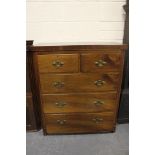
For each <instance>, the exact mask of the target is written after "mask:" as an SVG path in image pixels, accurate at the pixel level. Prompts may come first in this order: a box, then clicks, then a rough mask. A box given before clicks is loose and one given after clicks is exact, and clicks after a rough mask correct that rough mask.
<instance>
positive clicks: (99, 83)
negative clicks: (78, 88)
mask: <svg viewBox="0 0 155 155" xmlns="http://www.w3.org/2000/svg"><path fill="white" fill-rule="evenodd" d="M105 83H106V82H105V81H103V80H97V81H95V82H94V84H95V85H96V86H98V87H100V86H102V85H103V84H105Z"/></svg>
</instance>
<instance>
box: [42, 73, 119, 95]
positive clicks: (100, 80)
mask: <svg viewBox="0 0 155 155" xmlns="http://www.w3.org/2000/svg"><path fill="white" fill-rule="evenodd" d="M118 81H119V74H118V73H111V74H110V73H109V74H91V73H89V74H41V75H40V83H41V92H42V93H66V92H67V93H73V92H102V91H109V90H116V89H117V86H118Z"/></svg>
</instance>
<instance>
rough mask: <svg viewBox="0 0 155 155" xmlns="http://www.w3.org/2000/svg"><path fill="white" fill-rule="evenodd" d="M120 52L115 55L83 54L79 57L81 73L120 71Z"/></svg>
mask: <svg viewBox="0 0 155 155" xmlns="http://www.w3.org/2000/svg"><path fill="white" fill-rule="evenodd" d="M121 63H122V55H121V52H119V51H118V52H115V53H107V54H106V53H84V54H82V55H81V71H82V72H101V71H120V70H121Z"/></svg>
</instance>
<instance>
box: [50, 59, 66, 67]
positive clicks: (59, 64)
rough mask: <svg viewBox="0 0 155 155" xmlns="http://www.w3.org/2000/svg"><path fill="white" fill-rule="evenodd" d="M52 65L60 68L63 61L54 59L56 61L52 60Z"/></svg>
mask: <svg viewBox="0 0 155 155" xmlns="http://www.w3.org/2000/svg"><path fill="white" fill-rule="evenodd" d="M52 65H53V66H54V67H56V68H60V67H62V66H63V65H64V62H62V61H59V60H56V61H53V63H52Z"/></svg>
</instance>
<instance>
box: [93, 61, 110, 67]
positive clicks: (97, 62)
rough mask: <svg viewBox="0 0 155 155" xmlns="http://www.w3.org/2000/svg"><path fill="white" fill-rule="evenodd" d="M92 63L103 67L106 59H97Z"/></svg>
mask: <svg viewBox="0 0 155 155" xmlns="http://www.w3.org/2000/svg"><path fill="white" fill-rule="evenodd" d="M94 64H95V65H96V66H97V67H103V66H105V65H106V64H107V62H106V61H104V60H98V61H95V62H94Z"/></svg>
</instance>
